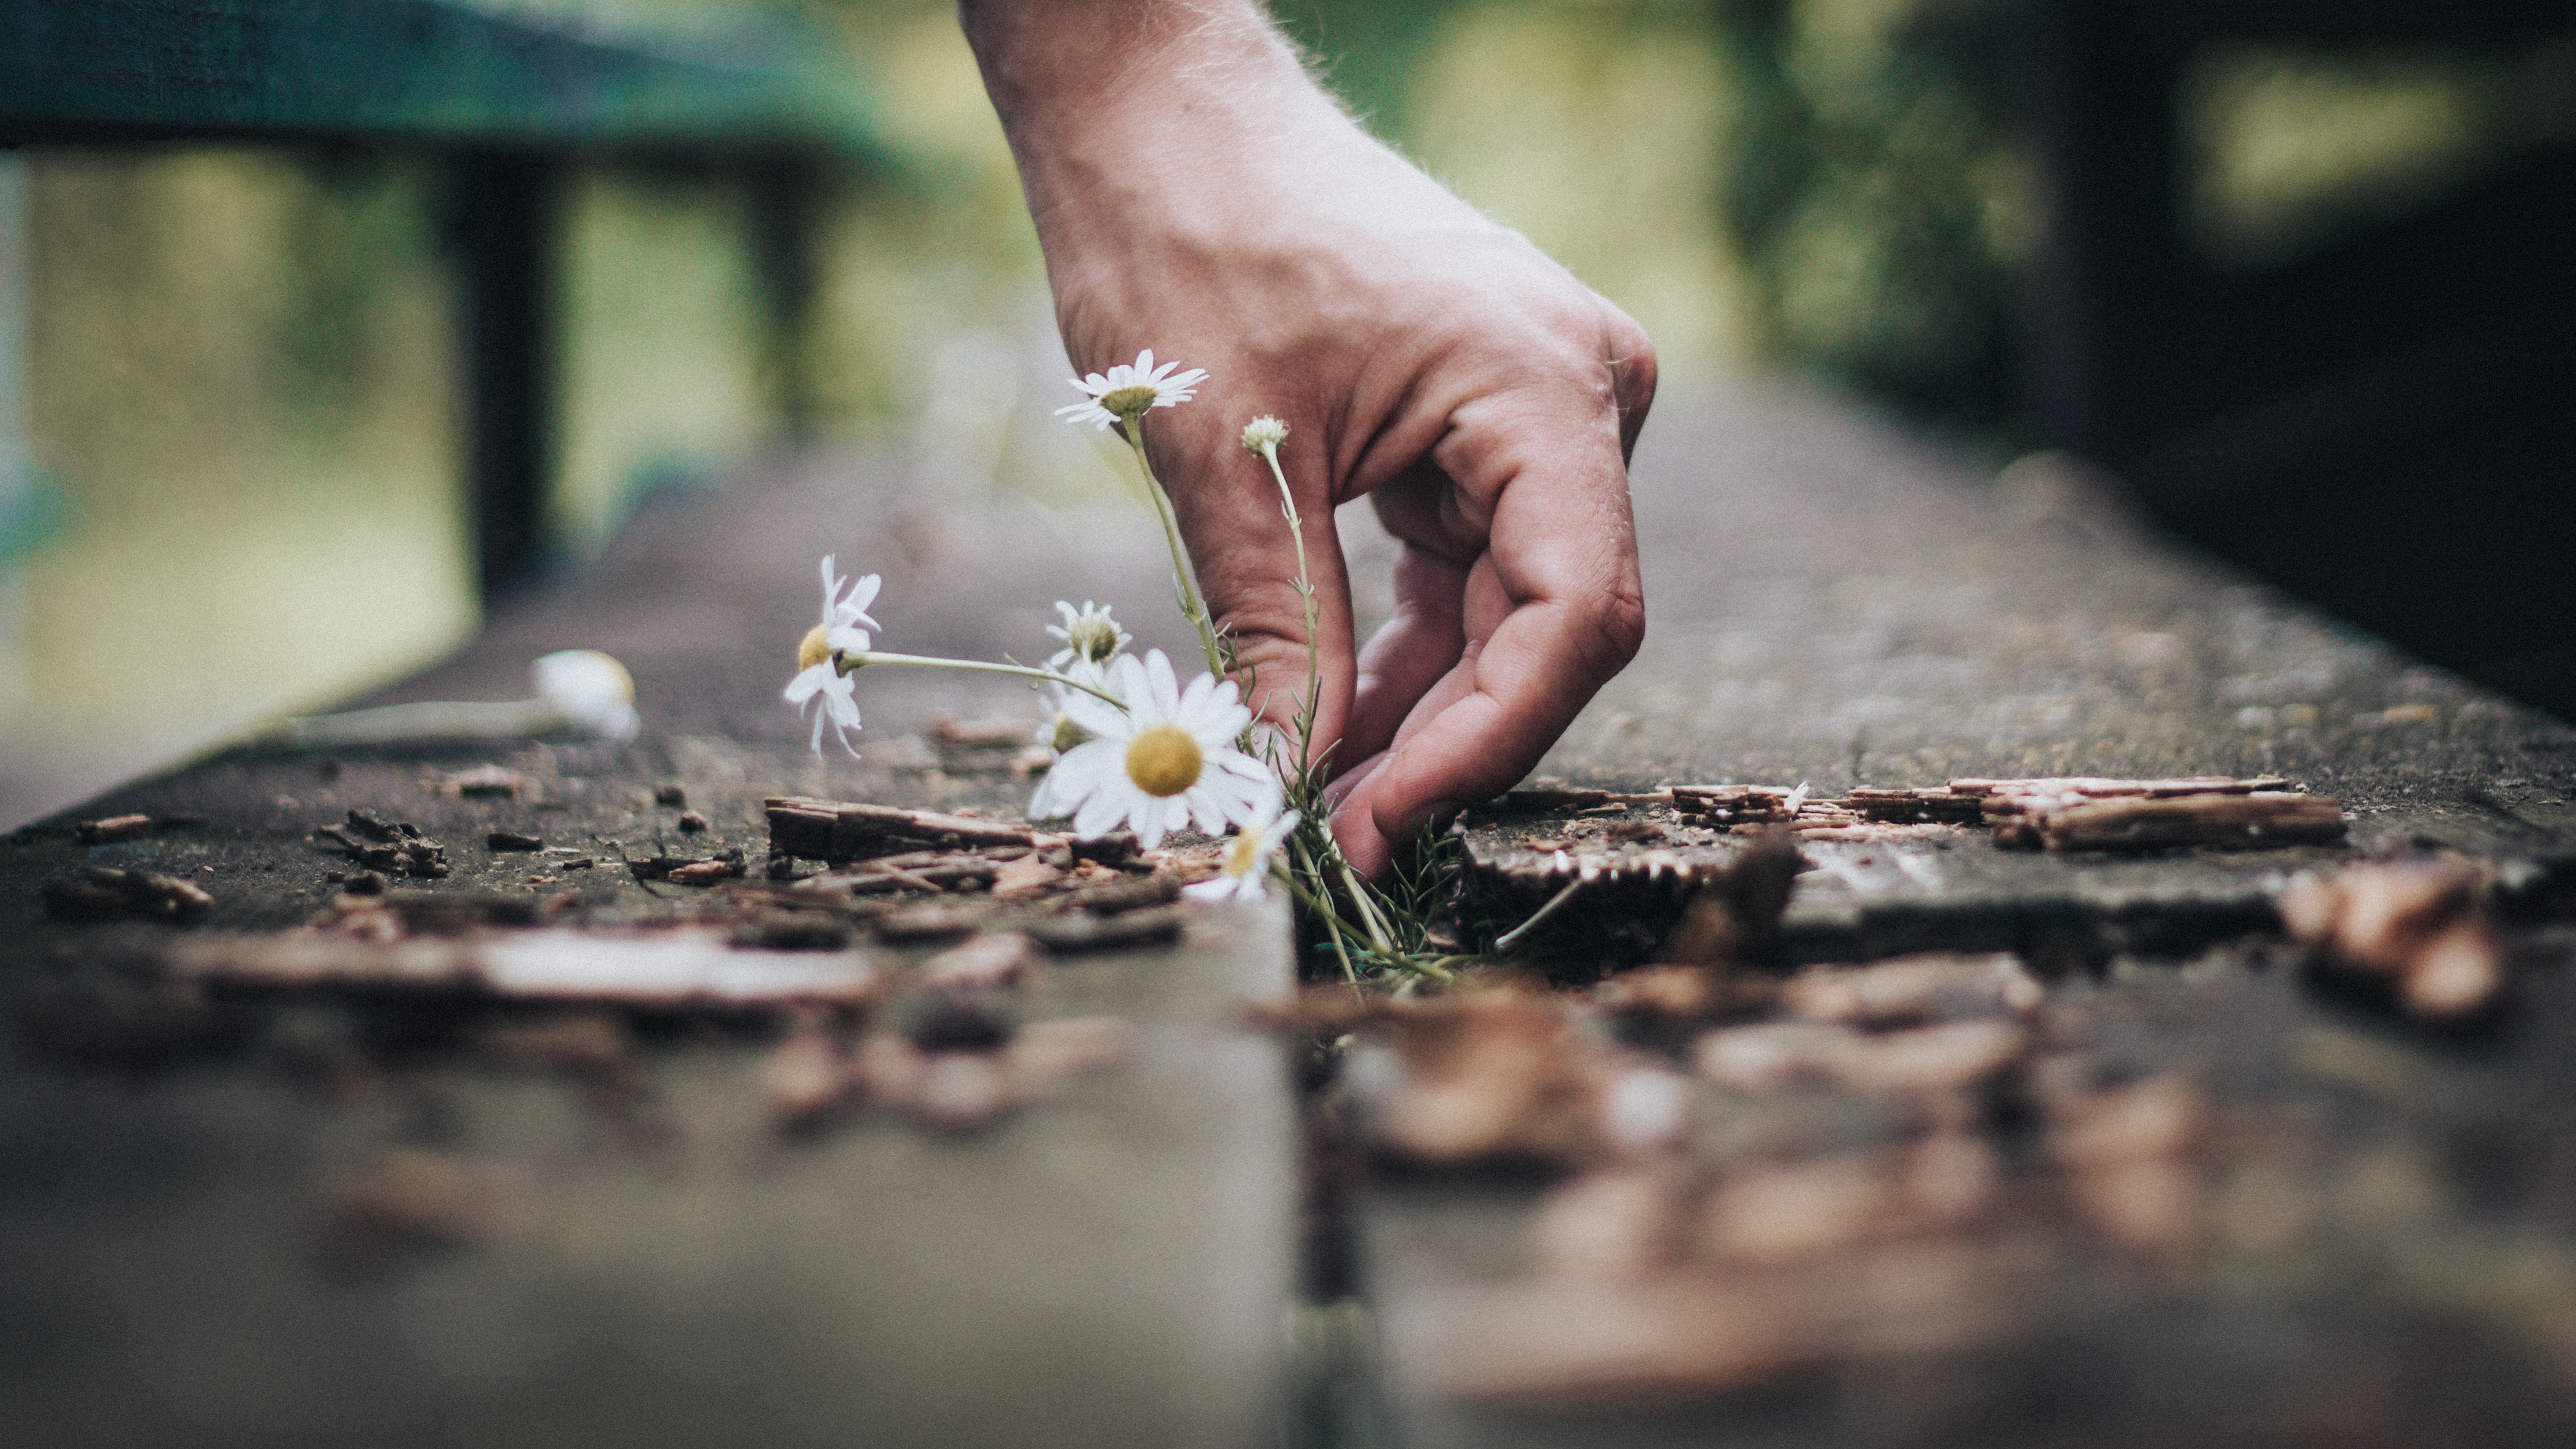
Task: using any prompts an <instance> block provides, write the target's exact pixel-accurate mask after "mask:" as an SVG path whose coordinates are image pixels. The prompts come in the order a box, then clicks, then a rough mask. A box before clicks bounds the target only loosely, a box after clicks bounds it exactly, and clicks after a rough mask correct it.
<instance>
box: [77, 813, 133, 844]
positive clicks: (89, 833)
mask: <svg viewBox="0 0 2576 1449" xmlns="http://www.w3.org/2000/svg"><path fill="white" fill-rule="evenodd" d="M151 833H152V817H151V816H149V815H111V816H108V817H107V818H106V819H104V820H84V821H81V822H80V823H79V824H77V825H74V826H73V827H72V838H73V839H75V840H78V841H79V842H80V843H81V844H83V845H109V844H113V843H115V842H116V841H120V840H134V839H137V838H140V837H142V836H145V835H149V834H151Z"/></svg>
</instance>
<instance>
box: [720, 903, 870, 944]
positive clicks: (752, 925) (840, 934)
mask: <svg viewBox="0 0 2576 1449" xmlns="http://www.w3.org/2000/svg"><path fill="white" fill-rule="evenodd" d="M850 935H851V932H850V923H849V922H848V921H845V920H843V919H841V918H840V917H839V916H837V915H833V914H830V913H828V912H824V911H768V912H764V913H762V914H760V915H757V916H754V917H752V918H751V919H750V920H748V921H744V922H742V923H741V924H739V925H737V926H735V927H734V929H733V934H732V935H731V936H729V937H727V938H726V939H727V940H728V941H729V942H730V943H731V944H733V945H736V946H756V947H759V948H761V949H763V950H768V951H846V950H848V949H849V947H850Z"/></svg>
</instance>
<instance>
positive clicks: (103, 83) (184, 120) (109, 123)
mask: <svg viewBox="0 0 2576 1449" xmlns="http://www.w3.org/2000/svg"><path fill="white" fill-rule="evenodd" d="M688 45H689V48H688V49H685V50H684V49H681V48H680V43H679V42H671V43H669V44H668V45H667V46H664V45H653V44H648V43H643V42H639V41H637V40H636V39H634V38H632V37H627V36H620V37H618V38H616V39H615V40H610V39H607V38H603V37H600V36H596V35H592V34H585V33H582V32H580V31H577V30H574V29H571V28H567V27H560V26H550V25H546V24H541V23H538V22H536V21H533V20H529V19H525V18H516V17H505V16H502V15H497V14H493V13H490V12H488V11H485V10H481V9H478V8H475V7H470V6H466V5H459V4H445V3H439V0H200V3H191V4H173V3H166V0H79V3H64V0H8V3H6V4H0V139H5V140H8V141H12V142H38V141H75V140H94V139H115V138H132V137H146V138H162V137H236V136H245V137H271V138H273V137H298V136H306V137H345V136H371V135H372V136H386V137H403V138H419V139H428V140H433V141H443V142H458V143H468V142H470V143H481V144H501V145H511V144H520V145H565V144H575V145H614V146H667V145H685V146H688V147H691V148H707V147H737V146H738V147H774V146H777V145H780V144H798V145H806V146H816V147H826V148H837V149H854V148H857V147H860V146H862V145H864V144H865V142H866V140H867V137H868V134H869V126H870V121H869V114H870V113H869V106H868V102H867V99H866V97H865V96H864V95H863V94H862V93H861V92H860V91H859V90H858V89H857V88H856V87H855V86H854V84H853V83H852V82H851V81H850V80H849V78H848V77H847V76H846V75H845V74H839V73H835V72H833V71H831V70H830V69H829V68H827V67H826V66H825V65H824V64H823V63H822V62H821V61H819V60H818V58H817V57H815V56H814V55H813V54H812V53H811V52H808V51H805V50H803V49H801V48H799V47H797V46H796V45H794V44H793V43H792V42H790V41H789V40H788V38H787V37H784V36H779V35H765V36H764V35H759V34H754V33H750V32H746V33H745V34H744V35H743V36H742V37H740V38H727V39H723V40H708V41H691V42H688Z"/></svg>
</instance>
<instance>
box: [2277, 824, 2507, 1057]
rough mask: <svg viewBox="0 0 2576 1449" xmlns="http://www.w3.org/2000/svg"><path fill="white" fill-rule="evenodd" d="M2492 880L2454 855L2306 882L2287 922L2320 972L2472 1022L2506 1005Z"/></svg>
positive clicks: (2297, 890) (2289, 900) (2417, 1009)
mask: <svg viewBox="0 0 2576 1449" xmlns="http://www.w3.org/2000/svg"><path fill="white" fill-rule="evenodd" d="M2487 890H2488V885H2487V879H2486V873H2485V872H2484V871H2483V870H2481V869H2479V868H2478V867H2477V866H2476V865H2475V864H2473V863H2471V862H2469V861H2466V860H2461V859H2458V858H2456V857H2449V856H2432V857H2427V858H2424V859H2421V860H2409V861H2394V862H2388V863H2384V864H2376V865H2366V866H2357V867H2354V868H2353V869H2351V870H2347V871H2343V872H2341V873H2339V874H2336V875H2331V876H2303V877H2301V878H2299V879H2298V880H2296V881H2293V882H2291V884H2290V886H2289V888H2288V889H2286V890H2284V891H2283V892H2282V893H2281V900H2280V912H2281V919H2282V921H2283V923H2284V924H2285V925H2287V926H2288V928H2289V930H2290V934H2291V935H2292V937H2294V938H2295V939H2297V940H2299V941H2301V942H2304V943H2305V944H2307V945H2308V946H2310V947H2312V948H2314V950H2315V952H2316V956H2317V960H2318V962H2319V964H2320V965H2322V966H2324V967H2326V968H2327V969H2328V970H2331V971H2335V972H2338V973H2341V974H2342V975H2344V976H2346V977H2350V978H2355V979H2359V980H2363V981H2374V982H2378V983H2380V984H2382V985H2384V986H2385V987H2386V988H2387V989H2388V990H2389V991H2390V992H2392V993H2393V994H2394V995H2395V997H2396V999H2397V1001H2398V1003H2399V1004H2400V1005H2401V1006H2403V1007H2404V1008H2405V1009H2406V1011H2407V1012H2408V1013H2409V1014H2410V1015H2413V1016H2415V1017H2417V1018H2419V1019H2421V1020H2425V1021H2431V1022H2461V1021H2471V1020H2475V1019H2477V1018H2479V1017H2482V1016H2484V1015H2486V1014H2488V1013H2490V1012H2492V1011H2493V1010H2494V1009H2495V1008H2496V1007H2497V1006H2498V1005H2499V1004H2500V1003H2501V1002H2502V1001H2503V999H2504V996H2505V990H2506V987H2507V985H2508V978H2507V975H2506V972H2505V961H2504V948H2503V944H2502V942H2501V941H2500V940H2499V939H2498V938H2497V936H2496V931H2495V926H2494V924H2493V922H2492V921H2491V920H2490V919H2489V918H2488V914H2487V910H2486V895H2487Z"/></svg>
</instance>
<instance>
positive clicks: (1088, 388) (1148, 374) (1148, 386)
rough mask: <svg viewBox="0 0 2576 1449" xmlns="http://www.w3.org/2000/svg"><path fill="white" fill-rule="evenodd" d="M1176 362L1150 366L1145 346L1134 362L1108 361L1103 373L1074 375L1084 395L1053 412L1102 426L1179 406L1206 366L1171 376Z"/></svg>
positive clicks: (1151, 360) (1151, 361)
mask: <svg viewBox="0 0 2576 1449" xmlns="http://www.w3.org/2000/svg"><path fill="white" fill-rule="evenodd" d="M1178 366H1180V364H1179V363H1177V362H1166V363H1164V364H1163V365H1162V366H1160V367H1156V366H1155V365H1154V349H1152V348H1150V347H1148V348H1146V349H1145V350H1144V351H1142V352H1139V353H1137V354H1136V361H1135V363H1134V365H1132V366H1131V365H1129V364H1127V363H1124V362H1120V363H1113V364H1111V366H1110V368H1109V370H1108V371H1107V372H1095V373H1093V374H1091V375H1090V376H1089V377H1083V378H1076V379H1074V381H1073V385H1074V386H1075V387H1077V388H1080V389H1081V390H1082V391H1083V392H1084V393H1085V394H1086V395H1087V396H1086V400H1085V401H1082V402H1078V403H1068V404H1066V405H1065V406H1063V407H1060V408H1057V409H1056V410H1055V415H1056V416H1057V417H1060V418H1062V419H1064V420H1065V421H1066V422H1069V423H1089V424H1091V425H1092V426H1093V427H1096V428H1106V427H1108V426H1109V425H1110V424H1111V423H1114V422H1116V421H1118V420H1119V419H1120V418H1122V417H1126V416H1128V415H1129V414H1131V413H1132V414H1142V413H1144V412H1145V411H1146V410H1147V409H1149V408H1170V407H1179V406H1180V405H1181V404H1182V403H1185V402H1188V401H1189V400H1190V398H1191V397H1192V396H1193V395H1195V392H1196V390H1197V388H1198V385H1199V384H1200V383H1203V382H1205V381H1207V369H1206V368H1203V367H1193V368H1191V369H1190V370H1189V371H1187V372H1184V373H1180V374H1178V375H1177V376H1175V375H1174V374H1173V372H1172V369H1174V368H1176V367H1178Z"/></svg>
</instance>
